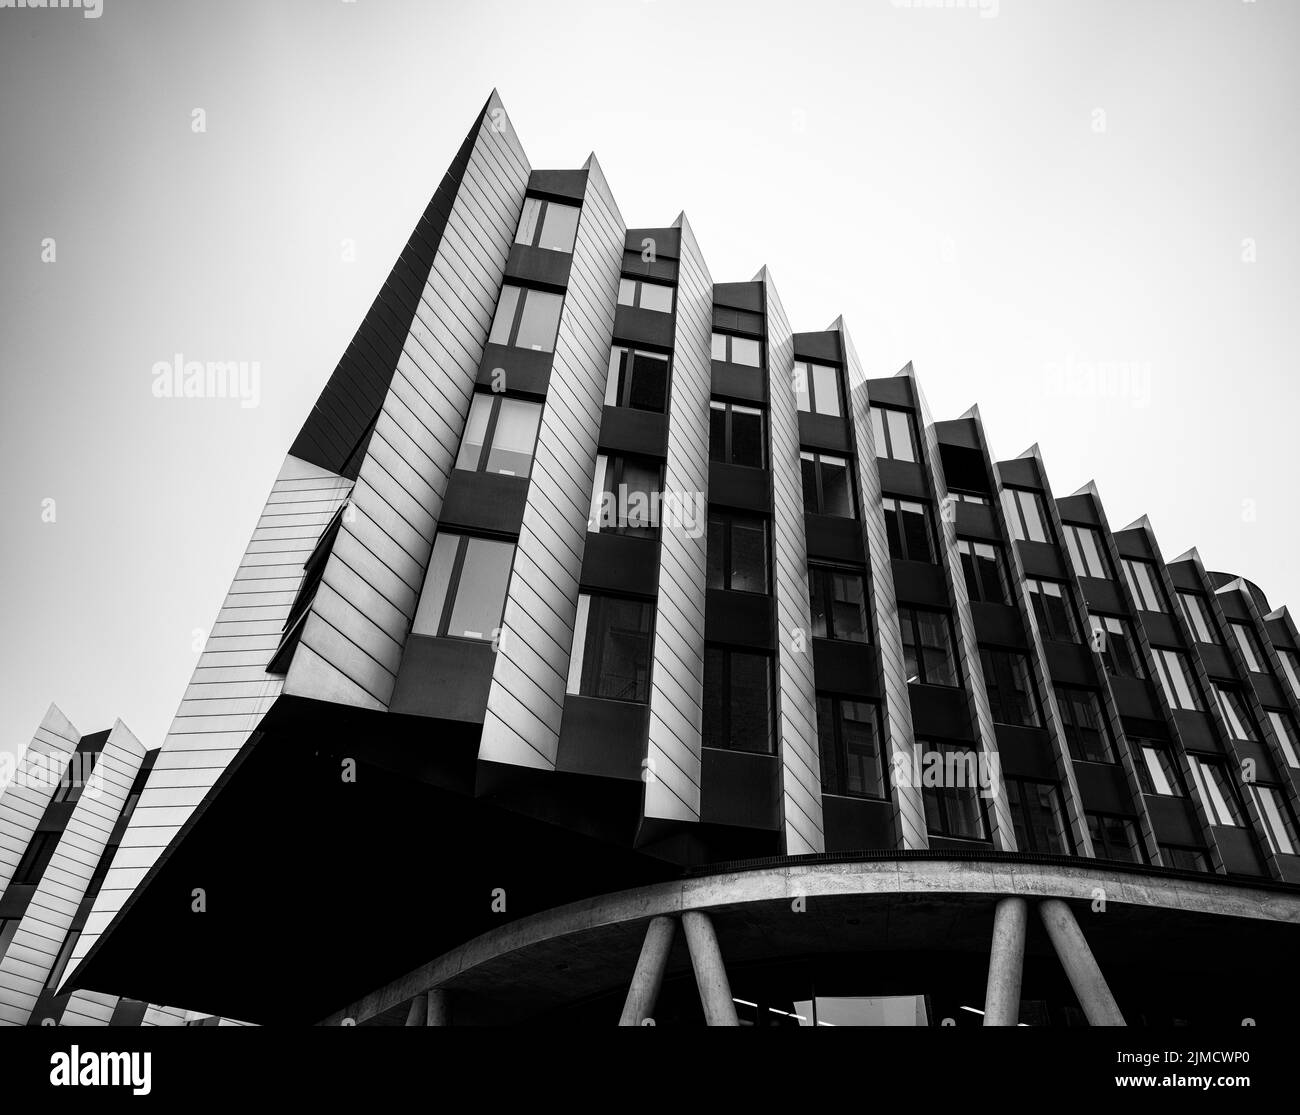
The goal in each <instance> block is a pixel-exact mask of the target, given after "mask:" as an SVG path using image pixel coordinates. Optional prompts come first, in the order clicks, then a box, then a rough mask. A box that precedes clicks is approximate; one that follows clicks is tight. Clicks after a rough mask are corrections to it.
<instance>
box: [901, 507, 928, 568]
mask: <svg viewBox="0 0 1300 1115" xmlns="http://www.w3.org/2000/svg"><path fill="white" fill-rule="evenodd" d="M901 518H902V526H903V545H904V548H905V549H906V551H907V558H908V560H909V561H934V553H933V551H932V550H931V548H930V530H929V525H928V523H927V522H926V518H927V516H926V512H925V508H924V507H922V506H921V505H920V504H915V503H905V504H903V505H902V511H901Z"/></svg>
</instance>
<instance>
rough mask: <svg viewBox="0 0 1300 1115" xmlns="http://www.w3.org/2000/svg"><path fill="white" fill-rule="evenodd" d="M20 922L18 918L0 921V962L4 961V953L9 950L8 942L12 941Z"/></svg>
mask: <svg viewBox="0 0 1300 1115" xmlns="http://www.w3.org/2000/svg"><path fill="white" fill-rule="evenodd" d="M20 920H21V919H20V918H3V919H0V960H3V959H4V955H5V952H6V951H8V949H9V942H10V941H12V940H13V939H14V934H15V933H17V932H18V924H19V922H20Z"/></svg>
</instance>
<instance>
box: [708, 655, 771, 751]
mask: <svg viewBox="0 0 1300 1115" xmlns="http://www.w3.org/2000/svg"><path fill="white" fill-rule="evenodd" d="M772 725H773V719H772V659H771V656H770V655H766V654H754V653H751V652H749V651H739V650H728V649H726V648H724V647H716V646H706V647H705V648H704V746H705V747H720V748H725V749H726V750H728V751H754V752H758V753H760V754H764V755H770V754H771V753H772V752H773V750H774V746H773V742H774V733H773V728H772Z"/></svg>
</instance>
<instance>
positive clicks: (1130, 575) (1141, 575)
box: [1122, 558, 1169, 612]
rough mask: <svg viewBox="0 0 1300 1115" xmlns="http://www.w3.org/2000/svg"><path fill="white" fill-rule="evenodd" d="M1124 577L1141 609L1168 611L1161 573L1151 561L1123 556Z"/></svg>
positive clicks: (1135, 602)
mask: <svg viewBox="0 0 1300 1115" xmlns="http://www.w3.org/2000/svg"><path fill="white" fill-rule="evenodd" d="M1122 564H1123V566H1124V579H1125V580H1126V581H1127V582H1128V590H1129V592H1131V593H1132V594H1133V603H1134V604H1135V605H1137V607H1138V609H1139V610H1140V611H1144V612H1167V611H1169V609H1168V608H1167V607H1166V606H1165V594H1164V590H1163V589H1162V588H1161V587H1160V574H1159V573H1158V572H1157V570H1156V567H1155V566H1154V565H1152V564H1151V562H1149V561H1138V560H1137V559H1136V558H1123V559H1122Z"/></svg>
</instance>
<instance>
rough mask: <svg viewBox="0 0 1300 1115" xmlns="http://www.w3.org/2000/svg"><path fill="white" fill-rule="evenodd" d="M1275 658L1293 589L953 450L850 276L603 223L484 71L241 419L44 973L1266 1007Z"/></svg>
mask: <svg viewBox="0 0 1300 1115" xmlns="http://www.w3.org/2000/svg"><path fill="white" fill-rule="evenodd" d="M1298 702H1300V639H1298V638H1297V630H1296V626H1295V623H1294V622H1293V621H1292V619H1291V617H1290V615H1289V614H1288V612H1287V611H1286V609H1285V608H1278V609H1274V608H1272V607H1271V606H1270V605H1269V604H1268V602H1267V601H1266V600H1265V598H1264V596H1263V594H1262V593H1261V592H1260V591H1259V590H1258V589H1257V588H1256V587H1255V586H1254V585H1252V584H1251V583H1250V582H1248V581H1245V580H1243V579H1242V578H1240V577H1238V576H1235V575H1230V574H1223V573H1217V572H1213V571H1210V570H1207V569H1206V568H1205V567H1204V565H1203V563H1202V562H1201V559H1200V557H1199V556H1198V554H1197V553H1196V551H1194V550H1193V551H1189V552H1188V553H1186V554H1183V555H1180V556H1178V557H1175V558H1172V559H1169V560H1166V559H1165V558H1164V557H1163V555H1162V554H1161V551H1160V549H1159V546H1158V543H1157V541H1156V538H1155V535H1154V533H1153V531H1152V529H1151V527H1150V524H1149V523H1148V522H1147V521H1146V519H1145V518H1143V519H1141V520H1139V521H1138V522H1136V523H1133V524H1130V525H1128V526H1125V527H1123V528H1120V529H1112V527H1111V526H1110V524H1109V523H1108V522H1107V519H1106V515H1105V511H1104V508H1103V506H1102V503H1101V501H1100V498H1099V495H1098V493H1097V491H1096V490H1095V488H1094V487H1092V486H1091V485H1089V486H1086V487H1085V488H1083V489H1081V490H1080V491H1078V492H1075V493H1073V494H1072V495H1069V496H1063V497H1059V498H1058V497H1056V496H1055V495H1054V494H1053V493H1052V491H1051V489H1050V486H1049V484H1048V479H1047V474H1046V469H1045V467H1044V463H1043V459H1042V456H1041V454H1040V453H1039V452H1038V450H1037V447H1035V448H1033V449H1031V450H1029V451H1027V452H1026V453H1024V454H1022V455H1021V456H1020V457H1017V458H1015V459H1012V460H1003V461H998V460H995V459H994V457H993V456H992V454H991V452H990V450H989V447H988V444H987V442H986V439H985V436H984V430H983V426H982V423H981V419H980V415H979V412H978V410H977V409H974V408H973V409H972V410H970V411H969V412H967V413H966V414H964V415H962V416H961V417H959V418H956V419H951V420H937V419H936V418H935V417H934V416H932V415H931V414H930V413H929V411H928V408H927V406H926V404H925V400H924V398H923V397H922V395H921V392H920V389H919V386H918V383H917V380H916V378H915V376H914V375H913V372H912V369H911V367H910V366H909V367H907V368H905V369H903V371H902V372H900V373H898V374H897V375H895V376H889V377H885V378H871V377H869V376H868V374H867V372H866V370H865V369H864V368H863V367H862V364H861V362H860V360H859V359H858V357H857V354H856V352H855V350H854V346H853V343H852V340H851V338H850V336H849V332H848V329H847V327H846V325H845V323H844V322H843V320H842V319H840V320H836V321H835V322H834V323H832V325H831V326H830V327H829V328H827V329H825V330H821V331H815V332H796V331H795V330H794V328H793V326H792V324H791V323H790V321H789V320H788V318H787V316H786V314H785V312H784V310H783V308H782V305H781V300H780V296H779V294H778V292H777V289H776V286H775V284H774V282H773V279H772V276H771V275H770V273H769V272H768V271H767V269H766V268H764V269H763V270H761V271H760V272H759V273H758V275H757V276H756V277H755V278H754V279H753V280H751V281H749V282H716V281H715V280H714V278H713V276H712V275H711V273H710V271H709V268H708V265H707V263H706V261H705V258H704V256H703V253H702V252H701V250H700V247H699V245H698V244H697V242H696V240H695V237H694V235H693V233H692V231H691V228H690V225H689V223H688V222H687V220H686V218H685V216H684V215H682V216H679V217H678V218H677V220H676V221H674V222H673V223H672V224H671V225H669V226H666V227H659V228H629V227H628V226H627V225H626V223H625V221H624V219H623V217H622V216H621V214H620V212H619V209H618V206H617V204H616V202H615V201H614V198H613V196H612V194H611V192H610V189H609V186H608V184H607V183H606V181H605V179H604V176H603V174H602V172H601V169H600V166H599V164H598V163H597V161H596V159H595V157H594V156H592V157H591V158H589V159H588V160H587V162H586V163H585V165H584V166H583V167H582V168H581V169H580V170H567V171H565V170H559V171H554V170H534V169H532V168H531V166H530V164H529V163H528V160H527V158H526V156H525V154H524V151H523V148H522V145H521V144H520V142H519V140H518V138H517V136H516V135H515V133H514V131H513V127H512V125H511V123H510V118H509V115H508V114H507V113H506V111H505V109H504V106H503V105H502V104H501V103H500V101H499V99H498V98H497V97H496V95H495V94H494V95H493V97H492V98H491V99H490V100H489V102H488V104H487V105H486V106H485V108H484V111H483V113H482V114H481V115H480V117H479V118H478V119H477V120H476V121H475V124H474V126H473V127H472V128H471V130H470V132H469V134H468V135H467V136H466V139H465V142H464V144H463V145H462V146H461V148H460V150H459V151H458V152H457V154H456V157H455V159H454V161H453V163H452V166H451V168H450V169H449V171H448V173H447V175H446V176H445V178H444V179H443V181H442V183H441V184H440V185H439V187H438V190H437V191H436V193H435V195H434V197H433V198H432V200H431V201H430V203H429V206H428V207H427V209H426V211H425V213H424V214H423V215H422V217H421V219H420V222H419V224H418V226H417V227H416V229H415V231H414V233H413V234H412V237H411V239H410V241H409V242H408V244H407V246H406V248H405V249H404V251H403V252H402V254H401V257H400V258H399V260H398V261H397V263H396V265H395V266H394V268H393V271H392V273H391V274H390V276H389V278H388V281H387V282H386V284H385V286H384V288H383V290H382V291H381V292H380V293H379V295H378V296H377V298H376V299H375V301H374V303H373V305H372V306H371V307H370V309H369V311H368V312H367V314H366V315H365V317H364V319H363V320H362V322H361V324H360V327H359V328H358V330H357V333H356V335H355V337H354V339H353V341H352V342H351V344H350V345H349V347H348V349H347V351H346V352H345V353H344V355H343V357H342V359H341V361H340V363H339V365H338V367H337V368H336V370H335V371H334V373H333V375H332V376H331V377H330V378H329V380H328V382H327V383H326V386H325V388H324V391H323V392H322V394H321V396H320V399H319V401H318V403H317V404H316V406H315V408H314V409H313V411H312V413H311V415H310V416H309V417H308V419H307V421H306V423H305V424H304V426H303V428H302V431H301V432H300V434H299V435H298V437H297V439H296V440H295V442H294V444H293V445H292V447H291V449H290V452H289V455H288V456H287V457H286V459H285V463H284V466H283V467H282V469H281V471H280V473H279V475H278V477H277V478H276V481H275V484H274V486H273V487H272V490H271V494H270V496H269V498H268V500H267V503H266V505H265V508H264V510H263V512H262V516H261V518H260V519H259V521H258V524H257V527H256V529H255V531H254V533H253V536H252V539H251V541H250V542H249V545H248V548H247V551H246V553H245V555H244V558H243V560H242V561H241V563H240V566H239V569H238V570H237V572H236V575H235V579H234V581H233V583H232V585H231V588H230V592H229V594H228V596H227V598H226V601H225V603H224V604H223V606H222V609H221V612H220V614H219V615H218V617H217V622H216V623H215V624H214V626H213V628H212V632H211V636H210V638H209V640H208V642H207V645H206V647H205V649H204V651H203V654H202V656H201V657H200V660H199V662H198V665H197V668H196V669H195V672H194V676H193V680H192V682H191V684H190V686H189V688H188V689H187V690H186V693H185V695H184V698H183V699H182V701H181V704H180V707H179V709H178V712H177V716H176V718H175V721H174V722H173V725H172V727H171V730H170V732H169V733H168V736H167V738H166V740H165V741H164V743H163V745H162V749H161V751H160V753H159V755H158V758H157V760H156V762H155V763H154V764H153V767H152V770H151V771H150V772H149V774H148V777H147V779H146V781H145V783H144V787H143V791H142V793H141V795H140V800H139V803H138V805H137V807H136V809H135V811H134V815H133V817H132V820H131V823H130V826H129V828H128V829H127V831H126V833H125V836H124V837H123V839H122V842H121V846H120V848H119V849H118V850H117V852H116V854H115V855H114V857H113V860H112V864H111V867H110V868H109V870H108V872H107V876H106V878H105V880H104V883H103V886H102V887H101V888H100V889H99V892H98V895H97V897H96V899H95V901H94V904H93V909H92V910H91V911H90V913H89V916H88V917H87V918H86V920H85V925H84V928H83V930H82V932H81V934H80V936H79V938H78V939H77V940H76V942H75V947H74V948H73V950H72V953H71V960H72V965H71V966H72V968H73V969H75V970H74V971H73V973H72V976H71V978H70V981H69V986H73V987H77V988H86V989H96V990H100V991H102V992H104V993H109V992H114V993H119V994H123V993H132V994H136V995H139V996H145V997H149V998H157V999H160V1000H161V1001H168V1002H178V1003H183V1004H185V1005H186V1006H187V1007H190V1008H193V1009H197V1010H204V1011H207V1012H209V1013H213V1014H229V1015H234V1016H236V1017H245V1018H249V1019H252V1020H254V1021H286V1022H298V1023H310V1022H319V1021H330V1022H335V1023H346V1022H359V1023H372V1022H385V1021H387V1022H403V1021H409V1022H412V1023H423V1022H426V1021H427V1022H445V1021H447V1020H448V1018H451V1019H453V1020H458V1021H462V1022H471V1023H472V1022H487V1023H499V1022H512V1021H525V1020H526V1021H532V1020H535V1019H541V1018H547V1019H554V1020H556V1021H560V1022H563V1021H570V1022H572V1023H574V1024H578V1023H584V1022H592V1023H599V1022H601V1021H606V1022H611V1023H612V1022H615V1021H618V1020H619V1019H620V1018H621V1019H622V1020H623V1021H624V1022H625V1023H630V1024H639V1023H642V1022H645V1021H646V1020H648V1019H649V1020H654V1021H655V1022H656V1023H657V1024H670V1023H672V1022H680V1023H682V1024H691V1023H697V1022H708V1023H710V1024H735V1023H749V1024H787V1025H800V1024H820V1025H835V1024H851V1023H854V1022H894V1023H903V1022H906V1023H908V1024H916V1023H928V1024H940V1023H943V1022H951V1023H955V1024H959V1025H960V1024H979V1023H980V1022H981V1021H984V1022H986V1023H994V1024H1014V1023H1015V1022H1016V1021H1017V1020H1020V1021H1021V1022H1024V1023H1026V1024H1061V1023H1065V1024H1068V1023H1071V1022H1077V1021H1083V1020H1085V1019H1086V1020H1087V1021H1089V1022H1092V1023H1094V1024H1121V1023H1123V1022H1125V1021H1128V1022H1131V1023H1147V1024H1152V1025H1157V1024H1164V1023H1172V1022H1193V1023H1195V1022H1209V1021H1218V1022H1222V1021H1224V1020H1241V1019H1247V1018H1249V1019H1251V1020H1256V1021H1257V1020H1260V1019H1269V1018H1272V1017H1275V1016H1278V1015H1280V1013H1281V1011H1282V1010H1283V1009H1284V1005H1285V1003H1286V1002H1287V1000H1288V996H1289V995H1290V994H1291V993H1292V992H1293V990H1294V979H1293V977H1292V976H1291V975H1290V972H1291V967H1292V966H1290V965H1289V963H1288V960H1289V955H1290V954H1289V942H1290V940H1291V938H1292V937H1293V935H1294V928H1295V925H1296V923H1297V921H1300V839H1298V838H1297V834H1296V823H1295V817H1296V815H1297V788H1298V787H1300V783H1298V782H1297V773H1296V772H1297V770H1298V769H1300V737H1298V736H1297V728H1296V724H1297V721H1298V718H1300V703H1298ZM679 929H680V932H679ZM150 940H155V941H156V940H167V941H169V942H171V943H172V946H173V947H171V948H169V949H168V950H166V952H165V955H160V956H157V957H155V958H154V959H153V960H151V961H150V962H149V963H144V961H145V959H146V958H147V957H148V956H149V955H150V949H149V941H150ZM1242 949H1249V950H1251V955H1252V956H1255V957H1257V958H1260V963H1261V964H1265V965H1267V970H1269V971H1270V973H1272V975H1271V976H1270V979H1269V980H1248V981H1243V980H1241V979H1240V978H1238V977H1235V976H1233V975H1232V973H1233V971H1234V965H1235V964H1236V963H1237V958H1238V957H1239V956H1240V955H1241V952H1240V950H1242ZM1274 963H1275V966H1274ZM1219 974H1221V976H1222V978H1220V976H1219ZM1273 977H1276V978H1273Z"/></svg>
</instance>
